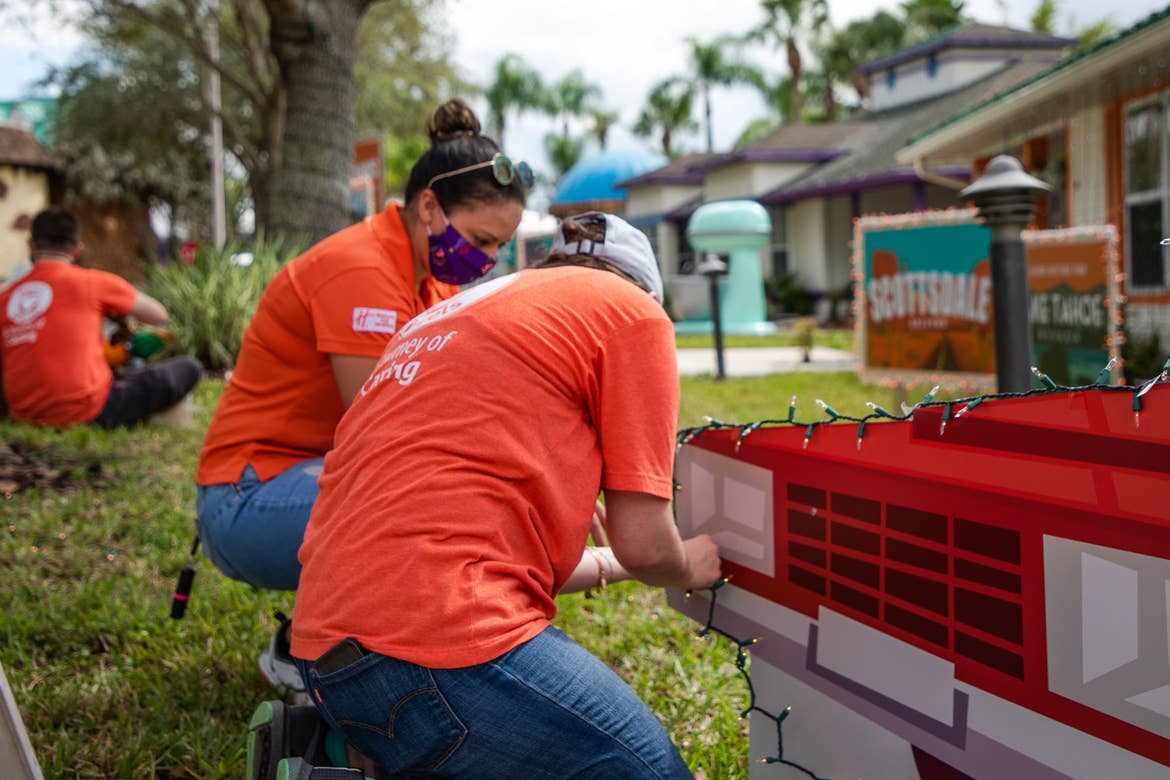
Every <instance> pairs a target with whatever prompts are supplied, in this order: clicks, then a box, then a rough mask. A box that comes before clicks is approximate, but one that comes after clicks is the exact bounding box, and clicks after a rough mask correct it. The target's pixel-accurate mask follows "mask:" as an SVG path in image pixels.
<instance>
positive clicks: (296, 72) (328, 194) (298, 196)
mask: <svg viewBox="0 0 1170 780" xmlns="http://www.w3.org/2000/svg"><path fill="white" fill-rule="evenodd" d="M266 5H267V6H268V7H269V13H270V14H271V18H272V31H271V46H272V51H273V54H274V55H275V57H276V60H277V62H278V63H279V64H280V79H281V84H282V85H283V87H284V94H285V101H286V102H285V122H284V126H283V135H282V143H281V152H282V153H281V160H280V164H279V166H277V167H276V168H275V176H274V181H273V191H272V212H271V222H270V224H271V225H272V228H273V230H274V232H276V233H282V234H284V235H286V236H288V237H294V236H295V237H298V238H307V239H308V240H309V241H311V242H316V241H319V240H321V239H322V238H324V237H326V236H328V235H330V234H331V233H335V232H337V231H338V230H340V229H341V228H343V227H345V226H346V225H348V224H349V221H350V220H349V213H348V209H347V200H348V197H349V174H350V166H351V162H352V159H353V139H354V133H355V127H354V110H355V105H356V97H355V88H354V80H353V58H354V48H355V46H354V42H355V40H356V36H357V25H358V19H359V18H360V16H361V14H362V12H363V11H364V10H365V8H366V6H367V5H368V0H330V2H312V0H310V1H309V2H306V3H291V2H288V0H266Z"/></svg>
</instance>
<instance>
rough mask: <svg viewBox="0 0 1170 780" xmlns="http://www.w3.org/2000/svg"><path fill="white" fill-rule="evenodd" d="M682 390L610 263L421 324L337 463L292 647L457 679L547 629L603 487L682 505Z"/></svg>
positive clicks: (531, 279) (372, 393) (395, 346)
mask: <svg viewBox="0 0 1170 780" xmlns="http://www.w3.org/2000/svg"><path fill="white" fill-rule="evenodd" d="M678 396H679V383H678V368H677V364H676V358H675V349H674V334H673V329H672V327H671V323H670V320H669V319H668V318H667V317H666V314H665V312H663V310H662V307H661V306H659V305H658V304H657V303H655V302H654V300H653V299H652V298H651V297H650V296H649V295H647V294H646V293H644V292H642V291H641V290H639V289H638V288H637V287H635V286H634V285H633V284H631V283H630V282H628V281H626V280H624V279H622V278H620V277H619V276H617V275H616V274H612V273H609V272H608V271H600V270H595V269H590V268H579V267H577V268H574V267H561V268H547V269H531V270H526V271H521V272H519V273H517V274H512V275H510V276H505V277H501V278H499V279H495V280H493V281H491V282H487V283H485V284H482V285H480V286H478V287H474V288H471V289H470V290H467V291H465V292H463V293H462V294H460V295H458V296H456V297H455V298H452V299H451V300H450V301H447V302H445V303H442V304H439V305H438V306H435V307H434V308H432V309H430V310H428V311H426V312H424V313H423V314H422V315H420V316H418V317H416V318H415V319H414V320H413V321H411V323H410V324H409V325H408V326H407V327H406V328H404V329H403V330H402V332H401V333H400V334H398V335H397V336H396V337H395V338H394V339H393V340H392V341H391V342H390V344H389V345H388V346H387V348H386V352H385V354H383V355H382V358H381V360H380V361H379V364H378V368H376V369H375V370H374V372H373V373H371V375H370V377H369V379H368V380H367V381H366V384H365V385H364V386H363V388H362V391H361V393H359V395H358V398H357V399H356V400H355V402H354V404H353V406H352V407H350V410H349V412H348V413H347V414H346V415H345V418H344V419H343V420H342V421H341V425H340V426H339V427H338V430H337V445H336V448H335V449H334V450H333V451H332V452H330V453H329V454H328V455H327V456H326V457H325V469H324V473H323V474H322V476H321V478H320V480H319V484H320V488H321V493H320V495H319V497H318V499H317V502H316V504H315V505H314V507H313V513H312V517H311V519H310V521H309V526H308V529H307V530H306V532H305V540H304V544H303V545H302V547H301V550H300V560H301V563H302V565H303V569H302V571H301V580H300V586H299V588H298V590H297V600H296V620H295V621H293V642H292V651H293V654H294V655H296V656H298V657H300V658H306V659H314V658H317V657H319V656H320V655H321V654H322V653H323V652H325V650H327V649H328V648H329V647H331V646H332V645H333V644H335V643H336V642H338V641H340V640H341V639H344V638H345V637H351V636H352V637H355V638H357V639H358V640H359V641H360V642H361V643H362V644H363V645H365V646H366V647H367V648H369V649H371V650H375V651H377V652H380V653H383V654H386V655H390V656H394V657H396V658H401V659H403V660H407V661H411V662H413V663H418V664H422V665H426V666H430V667H435V668H455V667H460V666H468V665H471V664H478V663H483V662H486V661H489V660H491V659H492V658H496V657H498V656H499V655H501V654H502V653H505V652H507V651H508V650H510V649H511V648H513V647H515V646H517V645H519V644H520V643H522V642H524V641H527V640H528V639H531V638H532V637H534V636H536V635H537V634H538V633H540V631H542V630H543V629H544V628H545V627H546V626H548V624H549V620H550V619H551V618H552V617H553V615H555V614H556V603H555V601H554V597H555V596H556V594H557V592H558V591H559V590H560V589H561V587H562V586H563V585H564V583H565V580H566V579H567V578H568V576H569V575H570V574H571V573H572V572H573V570H574V569H575V568H576V566H577V563H578V562H579V560H580V558H581V554H582V551H583V550H584V546H585V540H586V537H587V536H588V534H589V522H590V518H591V516H592V509H593V502H594V499H595V498H596V497H597V493H598V490H599V489H600V488H603V487H604V488H608V489H615V490H627V491H637V492H642V493H649V494H652V495H656V496H660V497H662V498H670V497H671V495H672V487H673V484H672V466H673V457H674V430H675V424H676V422H677V417H678Z"/></svg>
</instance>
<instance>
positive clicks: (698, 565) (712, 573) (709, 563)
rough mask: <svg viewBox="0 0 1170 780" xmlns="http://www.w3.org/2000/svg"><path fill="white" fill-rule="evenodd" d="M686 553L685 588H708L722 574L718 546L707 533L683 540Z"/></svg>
mask: <svg viewBox="0 0 1170 780" xmlns="http://www.w3.org/2000/svg"><path fill="white" fill-rule="evenodd" d="M683 549H684V550H686V554H687V576H688V580H689V581H688V583H687V585H686V587H687V588H709V587H711V586H712V585H714V584H715V581H716V580H718V579H719V578H720V577H721V576H722V575H723V570H722V562H721V561H720V560H719V546H718V545H717V544H715V540H714V539H712V538H711V537H710V536H709V535H708V534H699V535H698V536H692V537H691V538H690V539H684V540H683Z"/></svg>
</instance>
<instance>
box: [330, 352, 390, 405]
mask: <svg viewBox="0 0 1170 780" xmlns="http://www.w3.org/2000/svg"><path fill="white" fill-rule="evenodd" d="M329 361H330V362H331V363H332V364H333V378H334V379H335V380H337V389H338V390H339V391H341V402H342V403H344V404H345V408H346V409H348V408H349V407H350V405H351V404H352V403H353V399H355V398H357V394H358V391H359V390H361V389H362V385H364V384H365V383H366V380H367V379H369V377H370V372H371V371H373V370H374V366H376V365H377V364H378V359H377V358H372V357H360V356H358V355H330V356H329Z"/></svg>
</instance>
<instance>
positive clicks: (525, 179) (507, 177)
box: [427, 152, 536, 190]
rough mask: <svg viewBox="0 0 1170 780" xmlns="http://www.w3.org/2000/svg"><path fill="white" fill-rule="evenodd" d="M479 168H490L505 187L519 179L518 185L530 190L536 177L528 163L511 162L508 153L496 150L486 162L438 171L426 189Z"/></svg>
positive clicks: (499, 182)
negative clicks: (443, 171) (442, 180)
mask: <svg viewBox="0 0 1170 780" xmlns="http://www.w3.org/2000/svg"><path fill="white" fill-rule="evenodd" d="M481 168H491V169H492V178H494V179H495V180H496V182H497V183H498V184H499V185H500V186H501V187H507V186H508V185H509V184H511V183H512V182H513V180H517V179H518V180H519V181H520V185H521V186H522V187H524V189H526V190H530V189H532V185H533V184H534V183H535V181H536V177H535V176H534V175H533V174H532V168H531V167H530V166H529V165H528V163H526V162H519V163H513V162H512V159H511V158H510V157H508V155H506V154H504V153H503V152H496V153H495V154H494V155H492V159H490V160H488V161H487V162H481V163H476V164H475V165H467V166H464V167H463V168H456V169H455V170H453V171H447V172H446V173H440V174H439V175H438V176H435V177H434V178H432V179H431V180H430V181H429V182H427V189H428V190H429V189H430V188H431V186H432V185H433V184H434V183H435V182H437V181H439V180H441V179H449V178H451V177H452V176H458V175H459V174H461V173H470V172H471V171H478V170H479V169H481Z"/></svg>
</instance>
